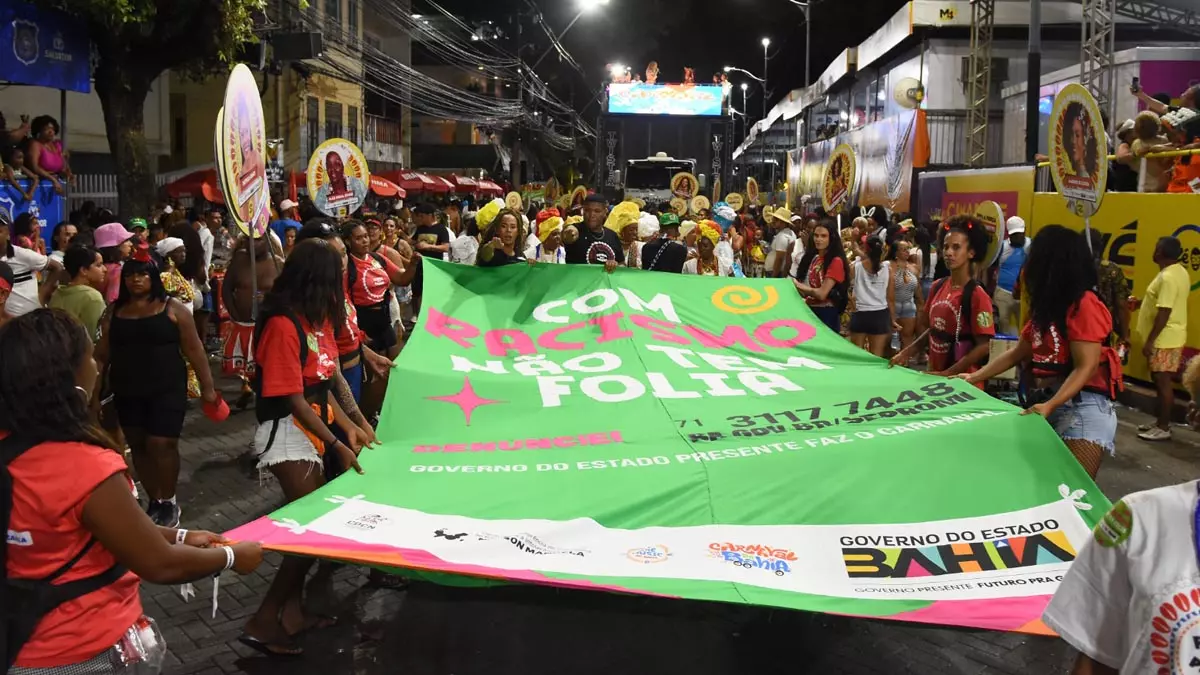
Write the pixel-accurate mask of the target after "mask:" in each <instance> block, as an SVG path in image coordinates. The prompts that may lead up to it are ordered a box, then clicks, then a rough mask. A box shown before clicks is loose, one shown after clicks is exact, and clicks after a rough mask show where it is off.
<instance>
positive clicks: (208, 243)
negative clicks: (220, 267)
mask: <svg viewBox="0 0 1200 675" xmlns="http://www.w3.org/2000/svg"><path fill="white" fill-rule="evenodd" d="M196 234H198V235H200V248H201V249H203V250H204V269H205V270H208V269H210V268H211V267H212V258H213V245H214V244H215V242H216V237H214V236H213V233H212V231H211V230H209V229H208V227H207V226H205V225H201V226H200V229H198V230H196Z"/></svg>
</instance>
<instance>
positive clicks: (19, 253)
mask: <svg viewBox="0 0 1200 675" xmlns="http://www.w3.org/2000/svg"><path fill="white" fill-rule="evenodd" d="M0 262H6V263H8V266H9V267H11V268H12V271H13V279H14V283H13V289H12V293H11V294H10V295H9V296H8V303H7V304H6V305H5V312H6V313H7V314H8V315H9V316H12V317H18V316H22V315H25V314H28V313H30V312H32V311H33V310H35V309H37V308H38V307H41V306H42V305H41V303H39V302H38V280H37V273H38V272H41V271H42V270H44V269H46V265H47V263H49V262H50V259H49V258H47V257H46V256H44V255H42V254H41V253H38V252H37V251H31V250H29V249H27V248H21V247H20V246H13V254H12V256H7V255H5V256H0Z"/></svg>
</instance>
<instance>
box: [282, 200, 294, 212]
mask: <svg viewBox="0 0 1200 675" xmlns="http://www.w3.org/2000/svg"><path fill="white" fill-rule="evenodd" d="M297 206H299V204H297V203H296V202H294V201H292V200H290V199H285V200H283V201H281V202H279V210H280V212H283V211H290V210H292V209H294V208H296V207H297Z"/></svg>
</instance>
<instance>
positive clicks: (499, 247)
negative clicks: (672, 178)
mask: <svg viewBox="0 0 1200 675" xmlns="http://www.w3.org/2000/svg"><path fill="white" fill-rule="evenodd" d="M635 225H636V223H635ZM521 229H522V227H521V214H519V213H517V212H516V211H514V210H512V209H508V208H505V209H501V210H500V212H499V213H497V214H496V217H495V218H493V219H492V222H491V223H490V224H488V226H487V229H485V230H484V231H483V237H482V239H483V246H480V247H479V254H478V255H477V256H476V257H475V264H476V265H477V266H479V267H501V266H503V265H513V264H516V263H523V262H526V259H525V251H524V250H522V248H521V247H522V246H524V245H525V235H524V233H522V232H521Z"/></svg>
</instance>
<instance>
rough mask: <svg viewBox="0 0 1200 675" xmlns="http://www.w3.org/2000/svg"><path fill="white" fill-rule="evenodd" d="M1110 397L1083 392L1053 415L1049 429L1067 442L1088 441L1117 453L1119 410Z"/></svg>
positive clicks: (1111, 452)
mask: <svg viewBox="0 0 1200 675" xmlns="http://www.w3.org/2000/svg"><path fill="white" fill-rule="evenodd" d="M1113 406H1114V404H1113V402H1112V401H1111V400H1109V398H1108V397H1107V396H1103V395H1101V394H1097V393H1095V392H1091V391H1081V392H1079V396H1078V397H1077V398H1076V399H1075V400H1073V401H1067V402H1066V403H1064V404H1062V405H1061V406H1059V408H1058V410H1055V411H1054V414H1052V415H1050V419H1049V420H1047V421H1048V422H1050V426H1052V427H1054V431H1055V432H1056V433H1057V434H1058V436H1059V438H1062V439H1063V440H1064V441H1088V442H1089V443H1095V444H1096V445H1099V446H1100V447H1102V448H1104V449H1105V451H1107V452H1108V454H1110V455H1115V454H1116V446H1115V445H1114V444H1113V441H1114V440H1115V439H1116V436H1117V411H1116V408H1114V407H1113Z"/></svg>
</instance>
